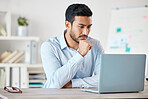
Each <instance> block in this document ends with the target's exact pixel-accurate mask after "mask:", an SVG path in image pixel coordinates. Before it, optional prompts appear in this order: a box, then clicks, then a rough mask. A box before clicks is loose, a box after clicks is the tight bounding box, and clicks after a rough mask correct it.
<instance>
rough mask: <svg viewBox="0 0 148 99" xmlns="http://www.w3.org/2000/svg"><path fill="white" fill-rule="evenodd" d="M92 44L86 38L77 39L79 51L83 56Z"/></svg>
mask: <svg viewBox="0 0 148 99" xmlns="http://www.w3.org/2000/svg"><path fill="white" fill-rule="evenodd" d="M91 47H92V44H91V43H90V42H89V41H87V40H80V41H79V51H78V52H79V53H80V54H81V55H82V56H83V57H84V56H85V55H86V54H87V53H88V51H89V50H90V49H91Z"/></svg>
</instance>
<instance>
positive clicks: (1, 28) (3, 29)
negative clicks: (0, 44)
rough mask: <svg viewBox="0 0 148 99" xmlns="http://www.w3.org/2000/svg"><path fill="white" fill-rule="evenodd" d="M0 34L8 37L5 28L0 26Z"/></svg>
mask: <svg viewBox="0 0 148 99" xmlns="http://www.w3.org/2000/svg"><path fill="white" fill-rule="evenodd" d="M0 33H1V34H2V35H3V36H7V32H6V30H5V28H4V27H3V26H2V25H1V24H0Z"/></svg>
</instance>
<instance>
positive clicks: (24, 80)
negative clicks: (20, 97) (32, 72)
mask: <svg viewBox="0 0 148 99" xmlns="http://www.w3.org/2000/svg"><path fill="white" fill-rule="evenodd" d="M28 83H29V81H28V72H27V67H21V68H20V88H28Z"/></svg>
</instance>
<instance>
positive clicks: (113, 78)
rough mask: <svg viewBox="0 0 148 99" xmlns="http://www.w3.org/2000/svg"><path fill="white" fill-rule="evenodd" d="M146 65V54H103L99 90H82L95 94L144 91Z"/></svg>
mask: <svg viewBox="0 0 148 99" xmlns="http://www.w3.org/2000/svg"><path fill="white" fill-rule="evenodd" d="M145 64H146V55H145V54H102V55H101V64H100V71H99V82H98V88H97V90H96V89H81V90H83V91H87V92H94V93H114V92H139V91H143V90H144V78H145Z"/></svg>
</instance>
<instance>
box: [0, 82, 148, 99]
mask: <svg viewBox="0 0 148 99" xmlns="http://www.w3.org/2000/svg"><path fill="white" fill-rule="evenodd" d="M21 90H22V91H23V93H22V94H19V93H8V92H6V91H4V90H3V89H0V94H1V95H3V96H5V97H7V98H8V99H59V98H60V99H96V98H148V84H145V89H144V91H142V92H139V93H112V94H95V93H89V92H83V91H81V90H80V89H47V88H30V89H29V88H27V89H25V88H24V89H21ZM0 99H1V98H0Z"/></svg>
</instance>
